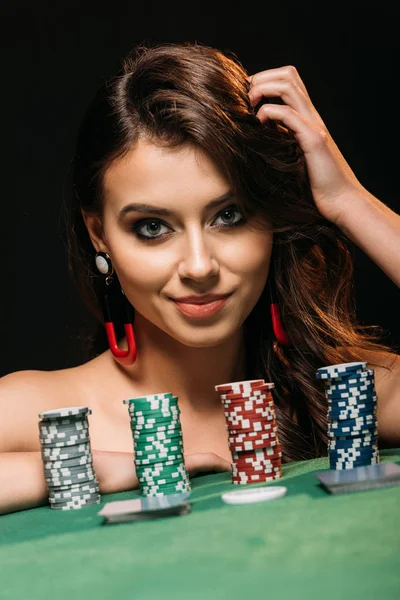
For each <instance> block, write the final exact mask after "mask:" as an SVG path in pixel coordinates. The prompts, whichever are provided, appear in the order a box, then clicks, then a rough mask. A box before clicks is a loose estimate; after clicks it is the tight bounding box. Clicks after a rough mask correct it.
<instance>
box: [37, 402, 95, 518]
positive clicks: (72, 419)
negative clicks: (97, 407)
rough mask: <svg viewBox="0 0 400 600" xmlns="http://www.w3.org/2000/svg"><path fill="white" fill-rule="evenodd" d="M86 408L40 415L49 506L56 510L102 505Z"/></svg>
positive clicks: (63, 409)
mask: <svg viewBox="0 0 400 600" xmlns="http://www.w3.org/2000/svg"><path fill="white" fill-rule="evenodd" d="M91 412H92V411H91V410H90V409H89V408H88V407H87V406H71V407H68V408H60V409H57V410H48V411H45V412H41V413H39V417H40V419H41V420H40V421H39V439H40V443H41V453H42V459H43V470H44V476H45V478H46V482H47V487H48V490H49V503H50V506H51V508H53V509H56V510H69V509H72V508H82V507H83V506H89V505H92V504H98V503H99V502H100V494H99V485H98V481H97V479H96V474H95V472H94V469H93V461H92V453H91V448H90V438H89V424H88V416H89V415H90V414H91Z"/></svg>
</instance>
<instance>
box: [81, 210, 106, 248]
mask: <svg viewBox="0 0 400 600" xmlns="http://www.w3.org/2000/svg"><path fill="white" fill-rule="evenodd" d="M81 213H82V218H83V220H84V222H85V225H86V229H87V231H88V234H89V237H90V239H91V240H92V244H93V246H94V248H95V249H96V252H107V254H108V253H109V252H108V246H107V244H106V242H105V240H104V235H103V224H102V222H101V218H100V215H99V214H98V213H96V212H85V211H83V210H81Z"/></svg>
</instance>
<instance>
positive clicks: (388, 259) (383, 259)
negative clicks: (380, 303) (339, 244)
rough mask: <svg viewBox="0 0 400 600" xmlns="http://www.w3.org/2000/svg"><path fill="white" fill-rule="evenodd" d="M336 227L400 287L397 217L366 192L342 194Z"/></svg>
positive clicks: (399, 223) (399, 232) (399, 236)
mask: <svg viewBox="0 0 400 600" xmlns="http://www.w3.org/2000/svg"><path fill="white" fill-rule="evenodd" d="M342 202H343V203H344V204H346V206H347V208H346V210H343V211H342V216H341V218H339V220H338V222H337V225H338V227H340V229H342V231H343V232H344V233H345V234H346V235H347V237H348V238H349V239H350V240H351V241H352V242H354V243H355V244H357V246H358V247H359V248H361V250H363V251H364V252H365V254H367V255H368V256H369V257H370V258H371V259H372V260H373V261H374V262H375V263H376V264H377V265H378V267H380V268H381V269H382V271H383V272H384V273H386V275H387V276H388V277H389V278H390V279H391V280H392V281H393V282H394V283H395V284H396V285H397V286H398V287H400V215H398V214H396V213H395V212H393V211H392V210H391V209H390V208H389V207H388V206H386V205H385V204H383V203H382V202H380V201H379V200H378V199H377V198H375V197H374V196H373V195H372V194H370V193H369V192H368V191H367V190H360V191H357V192H355V193H353V194H351V193H348V194H345V195H344V197H343V199H342Z"/></svg>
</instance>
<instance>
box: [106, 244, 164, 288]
mask: <svg viewBox="0 0 400 600" xmlns="http://www.w3.org/2000/svg"><path fill="white" fill-rule="evenodd" d="M152 250H153V251H152V252H150V251H149V250H143V251H142V250H141V249H139V248H138V247H137V246H136V247H135V248H134V249H132V248H129V247H128V249H127V247H125V248H121V247H119V248H115V249H114V254H113V256H114V263H115V270H116V271H117V272H118V278H119V281H120V283H121V285H122V287H123V289H124V290H125V289H126V290H129V289H131V290H140V291H141V292H146V291H153V290H154V289H159V288H160V287H162V286H163V285H164V283H165V281H167V280H168V277H169V275H170V272H169V266H168V260H167V258H166V254H165V252H163V251H162V250H159V251H157V250H158V249H156V248H153V249H152Z"/></svg>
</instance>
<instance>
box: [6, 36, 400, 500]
mask: <svg viewBox="0 0 400 600" xmlns="http://www.w3.org/2000/svg"><path fill="white" fill-rule="evenodd" d="M72 175H73V190H74V193H73V195H72V198H71V204H70V205H66V206H65V217H66V231H67V235H68V240H67V241H68V250H69V268H70V273H71V275H72V277H73V279H74V281H75V282H76V284H77V287H78V289H79V291H80V292H81V294H82V296H83V298H84V300H85V302H86V304H87V306H88V307H89V309H90V311H91V312H92V314H93V315H94V316H95V317H96V318H97V319H98V320H99V322H100V327H99V329H98V331H97V332H95V334H94V335H93V336H92V338H91V346H90V347H89V354H88V360H87V362H85V364H83V365H80V366H79V367H74V368H72V369H65V370H61V371H56V372H53V373H44V372H32V371H26V372H22V373H21V372H20V373H17V374H12V375H8V376H7V377H5V378H3V380H2V383H3V386H2V396H3V397H4V398H5V400H4V406H7V418H3V419H2V426H3V427H4V432H5V434H6V435H5V437H4V439H5V441H3V447H2V448H1V447H0V451H3V452H8V453H10V455H9V457H8V460H9V461H13V463H11V462H8V468H9V472H10V466H11V467H13V468H12V469H11V471H13V472H15V471H16V470H17V471H18V469H20V470H21V469H25V473H27V472H28V471H29V476H28V475H27V474H26V475H25V476H26V477H29V478H30V481H33V480H34V479H35V477H36V479H35V481H36V484H35V485H36V488H35V492H34V493H33V492H30V493H29V494H28V493H27V492H26V491H24V490H25V488H23V489H22V484H21V485H20V486H19V487H18V486H17V484H16V483H15V481H14V480H13V482H12V485H13V486H14V487H13V490H14V492H13V497H12V498H11V497H10V495H9V496H8V500H7V499H4V498H3V501H2V503H1V499H0V506H6V507H8V510H10V509H12V507H15V506H16V505H18V506H19V507H21V506H28V505H33V504H34V503H38V502H42V501H44V498H45V495H46V494H45V492H46V490H45V488H43V487H42V488H40V485H39V484H38V483H37V481H38V478H39V472H40V461H39V458H40V457H38V456H37V453H38V451H39V441H38V438H37V414H38V412H39V411H41V410H46V409H50V408H56V407H60V406H66V405H77V404H82V405H87V406H90V407H91V408H92V411H93V414H92V415H91V417H90V418H91V421H90V427H91V442H92V448H93V450H94V451H95V458H94V462H95V468H96V472H97V475H98V479H99V480H100V488H101V490H102V491H103V492H107V491H117V490H122V489H129V488H132V487H135V486H136V485H137V480H136V479H135V474H134V469H133V461H132V439H131V432H130V429H129V426H127V423H128V421H127V418H128V416H127V411H126V407H125V406H124V405H123V403H122V400H123V399H124V398H127V397H135V396H138V395H144V394H153V393H159V392H167V391H172V392H173V393H174V394H175V395H177V396H178V398H179V404H180V409H181V421H182V429H183V441H184V448H185V455H186V459H185V460H186V463H187V466H188V469H189V471H190V472H191V473H192V474H194V473H196V472H198V471H201V470H209V469H214V470H229V469H230V453H229V449H228V444H227V438H226V430H225V419H224V414H223V410H222V406H221V403H220V401H219V397H218V394H217V393H216V392H215V391H214V386H215V385H217V384H221V383H225V382H229V381H238V380H244V379H254V378H264V379H265V380H266V381H272V382H274V384H275V402H276V407H277V415H278V425H279V435H280V441H281V444H282V450H283V461H291V460H304V459H309V458H314V457H317V456H324V455H326V453H327V451H326V447H327V422H326V401H325V397H324V394H323V390H322V389H321V387H320V385H319V383H318V382H317V380H316V378H315V373H316V370H317V369H318V368H319V367H321V366H324V365H329V364H335V363H342V362H349V361H354V360H367V361H368V362H369V366H372V367H373V368H374V369H375V379H376V387H377V392H378V428H379V441H380V445H381V447H382V446H383V445H387V446H396V445H399V442H400V383H399V381H400V377H399V367H398V357H397V356H396V355H395V354H394V353H393V352H391V351H390V349H389V348H387V347H384V346H383V345H382V344H380V343H379V339H378V337H377V336H374V335H373V334H372V333H369V334H367V333H365V331H364V332H363V331H361V329H360V328H359V327H357V325H356V323H355V322H354V315H353V314H354V310H353V305H352V298H351V281H352V262H351V256H350V253H349V251H348V248H347V238H349V239H351V240H352V241H353V242H354V243H356V244H358V246H359V247H360V248H361V249H362V250H363V251H364V252H366V253H367V254H368V255H369V256H370V257H371V258H372V259H373V260H374V261H375V262H376V263H377V264H378V265H379V266H380V267H381V268H382V269H383V271H384V272H385V273H386V274H387V275H388V277H390V278H391V279H392V280H393V281H394V282H395V283H397V284H398V285H399V284H400V266H399V261H396V255H399V252H400V217H398V215H396V214H395V213H393V212H392V211H391V210H390V209H388V208H387V207H386V206H385V205H384V204H382V203H381V202H380V201H379V200H378V199H376V198H374V197H373V196H372V195H371V194H370V193H369V192H368V191H367V190H366V189H365V188H364V187H363V186H362V185H361V183H360V182H359V181H358V180H357V178H356V176H355V175H354V173H353V172H352V171H351V169H350V167H349V165H348V164H347V163H346V161H345V160H344V158H343V156H342V155H341V153H340V151H339V149H338V148H337V146H336V145H335V143H334V141H333V140H332V138H331V137H330V135H329V133H328V131H327V129H326V127H325V125H324V123H323V122H322V120H321V118H320V116H319V115H318V113H317V112H316V110H315V108H314V106H313V105H312V102H311V100H310V98H309V96H308V93H307V90H306V88H305V86H304V84H303V82H302V80H301V79H300V76H299V74H298V73H297V71H296V69H295V68H294V67H292V66H286V67H282V68H278V69H269V70H267V71H262V72H260V73H257V74H255V75H253V76H251V77H248V76H247V73H246V71H245V69H244V68H243V67H242V66H241V64H240V63H239V61H238V60H237V59H236V57H235V56H234V55H231V56H228V54H223V53H222V52H220V51H218V50H216V49H213V48H210V47H207V46H205V45H201V44H191V43H185V44H164V45H159V46H155V47H142V46H140V47H137V48H135V50H134V51H133V52H132V54H131V55H130V56H129V57H128V58H127V59H126V60H125V61H124V66H123V70H122V73H120V74H119V75H118V76H117V77H115V78H112V79H111V80H110V81H108V82H107V83H106V84H105V85H104V86H103V87H102V89H101V90H100V91H99V92H98V94H97V95H96V97H95V98H94V100H93V102H92V103H91V105H90V107H89V109H88V111H87V113H86V115H85V118H84V119H83V122H82V125H81V129H80V132H79V136H78V140H77V148H76V155H75V157H74V161H73V170H72ZM188 297H189V298H188ZM193 297H194V298H193ZM272 300H273V301H272ZM199 303H200V306H199ZM271 304H272V305H273V311H272V313H271ZM274 311H275V312H274ZM272 315H273V317H274V318H273V319H272ZM110 321H113V322H114V327H115V329H113V326H112V325H107V332H108V333H107V335H108V338H107V336H106V335H105V332H104V323H105V322H110ZM130 322H133V323H134V324H133V328H132V329H130V327H129V323H130ZM124 324H125V325H126V327H124V326H123V325H124ZM114 331H115V333H116V338H117V339H116V340H115V339H113V334H114ZM109 344H110V348H109V347H108V345H109ZM107 348H108V349H107ZM93 357H94V358H93ZM32 384H34V386H33V385H32ZM28 385H29V389H30V390H31V397H30V403H29V408H27V407H26V406H25V405H23V409H24V415H25V419H24V422H23V423H22V420H21V418H18V415H19V414H21V403H24V402H25V403H26V401H25V400H22V396H23V391H24V386H28ZM32 389H35V390H37V394H36V395H35V394H33V398H32ZM39 390H40V393H39ZM11 396H12V397H13V398H14V399H15V398H17V396H18V401H17V402H15V403H14V404H13V406H14V407H15V408H13V409H10V408H9V407H10V401H9V399H10V397H11ZM17 407H18V408H17ZM27 413H28V416H27ZM22 432H23V433H22ZM22 435H24V438H23V439H24V441H23V442H21V439H22ZM21 452H22V453H23V454H24V458H22V457H21V456H22V455H21ZM28 453H31V454H30V455H29V456H30V458H29V459H28ZM32 455H34V458H32ZM4 456H5V455H4V454H3V455H2V457H3V459H4ZM205 457H207V458H205ZM29 461H30V465H29V466H27V463H28V462H29ZM35 461H36V462H35ZM33 463H34V464H33ZM3 464H5V462H4V460H3ZM29 469H30V470H29ZM35 469H36V471H35ZM35 473H36V475H35ZM0 483H1V471H0ZM8 483H9V482H8ZM17 487H18V489H17ZM0 489H5V486H4V485H0ZM16 498H18V499H17V500H16ZM7 502H8V504H7ZM13 502H14V504H13ZM10 507H11V508H10ZM3 510H4V509H3Z"/></svg>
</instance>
